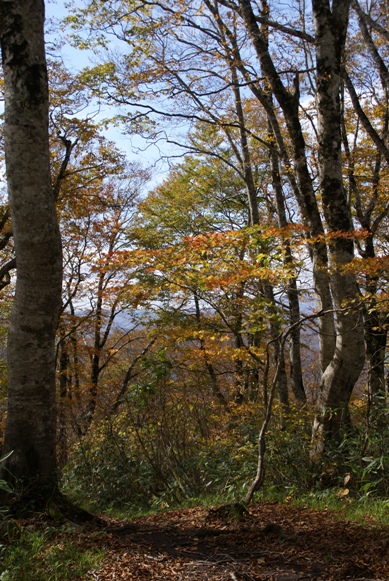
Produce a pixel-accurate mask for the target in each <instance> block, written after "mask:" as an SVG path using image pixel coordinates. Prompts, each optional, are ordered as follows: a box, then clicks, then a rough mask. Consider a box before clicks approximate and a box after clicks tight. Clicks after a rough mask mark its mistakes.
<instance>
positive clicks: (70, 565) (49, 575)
mask: <svg viewBox="0 0 389 581" xmlns="http://www.w3.org/2000/svg"><path fill="white" fill-rule="evenodd" d="M90 538H91V535H90V533H89V534H88V535H87V534H82V533H78V534H75V531H74V528H72V527H61V529H58V528H54V527H46V528H45V529H44V530H43V531H42V530H40V531H37V530H27V529H25V530H22V533H21V536H20V538H19V539H18V540H16V541H14V542H13V543H11V544H10V545H0V563H1V564H2V565H1V566H0V581H31V579H33V580H34V581H47V579H50V581H66V580H70V579H76V578H78V577H81V576H82V575H84V574H85V573H86V572H87V571H89V570H91V569H96V568H98V567H99V566H100V564H101V562H102V559H103V557H104V549H102V548H100V547H98V546H97V545H96V546H95V545H94V544H93V543H92V544H91V543H90Z"/></svg>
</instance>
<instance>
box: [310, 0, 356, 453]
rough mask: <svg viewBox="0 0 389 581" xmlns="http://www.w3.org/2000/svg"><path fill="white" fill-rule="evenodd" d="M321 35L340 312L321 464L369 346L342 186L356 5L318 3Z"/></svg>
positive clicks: (323, 155) (316, 446)
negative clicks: (344, 109) (350, 268)
mask: <svg viewBox="0 0 389 581" xmlns="http://www.w3.org/2000/svg"><path fill="white" fill-rule="evenodd" d="M312 8H313V16H314V24H315V33H316V63H317V72H316V74H317V89H316V91H317V92H316V102H317V114H318V138H319V173H320V175H319V183H320V193H321V197H322V202H323V211H324V216H325V219H326V222H327V226H328V231H329V233H330V237H331V234H333V236H332V239H330V241H329V244H328V249H329V255H330V261H331V268H332V272H333V274H332V280H331V291H332V296H333V299H334V306H335V308H336V312H337V333H336V348H335V354H334V356H333V358H332V360H331V362H330V364H329V365H328V366H327V368H326V369H325V371H324V373H323V377H322V382H321V386H320V392H319V397H318V402H317V413H316V417H315V421H314V427H313V447H312V459H314V460H315V459H319V458H321V456H322V453H323V451H324V447H325V442H326V441H328V440H330V439H334V438H335V439H336V438H338V437H339V435H340V434H341V431H342V427H343V426H344V423H345V421H347V413H348V402H349V399H350V396H351V393H352V390H353V389H354V386H355V383H356V381H357V379H358V377H359V375H360V372H361V370H362V367H363V364H364V358H365V346H364V332H363V321H362V312H361V309H360V308H358V307H357V306H356V302H357V301H358V297H359V291H358V287H357V283H356V280H355V276H354V275H353V274H351V273H347V270H345V267H346V266H347V264H349V263H350V262H351V261H352V259H353V257H354V243H353V240H352V237H351V233H352V230H353V225H352V220H351V216H350V210H349V207H348V203H347V199H346V195H345V191H344V188H343V181H342V155H341V107H340V86H341V59H342V54H343V48H344V43H345V38H346V31H347V25H348V15H349V9H350V1H348V0H334V1H333V3H332V8H330V3H329V0H312Z"/></svg>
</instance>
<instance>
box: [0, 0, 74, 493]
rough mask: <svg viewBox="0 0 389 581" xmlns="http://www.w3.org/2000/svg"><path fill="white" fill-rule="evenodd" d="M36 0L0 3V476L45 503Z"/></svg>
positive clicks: (52, 479) (42, 96)
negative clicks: (10, 285)
mask: <svg viewBox="0 0 389 581" xmlns="http://www.w3.org/2000/svg"><path fill="white" fill-rule="evenodd" d="M43 25H44V4H43V1H42V0H13V1H9V0H8V1H6V0H0V39H1V49H2V62H3V69H4V94H5V128H4V133H5V154H6V173H7V182H8V193H9V201H10V208H11V218H12V226H13V234H14V244H15V253H16V258H17V281H16V290H15V298H14V302H13V307H12V312H11V318H10V327H9V335H8V415H7V424H6V430H5V439H4V451H5V452H8V451H11V450H13V454H12V455H11V456H10V458H9V459H8V460H7V462H6V466H5V470H4V474H3V477H5V478H6V479H7V480H8V481H12V482H13V483H17V484H18V486H20V487H21V486H24V487H27V486H28V487H29V489H30V493H31V491H32V490H33V491H34V493H35V497H34V500H38V502H39V501H40V502H41V503H42V502H45V501H46V499H47V498H48V497H49V495H50V494H51V492H52V490H53V489H55V488H56V483H57V475H56V404H55V353H54V347H55V334H56V328H57V321H58V315H59V311H60V306H61V281H62V251H61V239H60V233H59V228H58V222H57V216H56V212H55V205H54V196H53V191H52V186H51V176H50V158H49V142H48V87H47V70H46V59H45V49H44V33H43Z"/></svg>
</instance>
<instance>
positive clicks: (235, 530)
mask: <svg viewBox="0 0 389 581" xmlns="http://www.w3.org/2000/svg"><path fill="white" fill-rule="evenodd" d="M94 542H98V543H99V544H103V545H105V547H106V548H107V556H106V558H105V560H104V564H103V567H102V569H100V570H99V571H90V572H89V573H88V574H87V576H85V577H84V579H83V581H91V580H95V581H108V580H118V581H119V580H124V579H126V580H136V581H148V580H166V581H170V580H177V581H178V580H180V581H194V580H198V581H259V580H267V581H303V580H310V579H321V580H338V581H341V580H346V579H354V580H359V581H362V580H363V581H366V580H369V581H370V580H373V579H374V580H380V581H381V580H382V581H388V580H389V530H383V529H379V528H376V527H374V526H373V525H368V526H366V527H361V526H357V525H354V524H350V523H348V522H337V521H336V520H335V519H334V518H333V516H331V515H330V514H327V513H318V512H310V511H307V510H303V509H297V508H293V507H289V506H280V505H278V504H269V503H264V504H257V505H255V506H253V507H250V509H249V513H248V514H245V515H243V517H242V518H241V519H240V520H236V519H234V518H232V517H231V516H229V515H228V514H218V513H217V512H212V511H211V512H209V511H207V509H203V508H196V509H188V510H182V511H171V512H165V513H160V514H156V515H152V516H149V517H142V518H138V519H135V520H133V521H131V522H129V523H123V522H116V523H112V525H109V528H108V531H107V532H106V533H104V534H102V535H99V537H98V539H96V541H94Z"/></svg>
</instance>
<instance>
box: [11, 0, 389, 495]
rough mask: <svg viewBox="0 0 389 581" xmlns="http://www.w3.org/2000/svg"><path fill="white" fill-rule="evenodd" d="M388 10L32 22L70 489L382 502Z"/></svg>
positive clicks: (59, 408) (161, 13) (298, 4)
mask: <svg viewBox="0 0 389 581" xmlns="http://www.w3.org/2000/svg"><path fill="white" fill-rule="evenodd" d="M388 19H389V4H388V2H387V0H360V1H358V0H352V1H348V0H347V1H346V0H333V1H332V2H329V1H328V0H312V2H305V1H304V0H293V1H290V2H288V3H281V2H276V1H273V0H239V1H238V0H159V1H158V2H154V1H152V0H150V1H147V2H145V1H137V0H105V1H102V0H101V1H100V0H93V1H87V0H84V1H83V2H81V1H77V2H71V3H70V5H69V8H68V15H67V16H66V18H65V19H64V20H62V21H61V22H59V21H57V22H50V23H47V24H46V26H47V31H49V30H50V35H49V34H48V35H47V37H46V58H47V70H48V89H49V104H48V107H49V108H48V138H49V151H50V168H51V169H50V172H51V174H50V175H51V187H52V192H53V198H54V199H55V207H56V212H57V216H58V221H59V227H60V231H61V237H62V253H63V283H62V298H61V306H60V309H59V310H60V314H59V317H58V325H57V330H56V335H55V399H56V412H55V413H56V419H57V422H56V427H51V428H50V430H51V432H53V430H54V432H55V433H54V434H53V433H52V436H53V438H54V439H55V444H53V446H54V445H55V448H56V452H55V454H56V460H55V463H56V471H57V474H58V475H60V481H61V486H63V488H64V489H65V490H67V491H68V492H70V493H73V494H80V490H82V491H83V493H82V494H88V491H90V490H92V489H93V490H94V491H95V493H94V496H95V498H96V502H97V505H100V506H105V507H107V506H112V505H120V504H123V503H132V504H134V505H136V504H137V503H138V504H139V505H140V506H150V505H152V506H158V507H159V506H171V505H173V504H175V503H179V502H181V501H182V500H183V499H188V498H193V497H200V496H202V495H206V494H221V495H225V496H226V497H231V498H237V497H238V498H244V499H245V500H246V502H249V501H250V500H251V499H252V496H253V494H254V493H255V491H256V490H258V489H259V488H260V487H261V486H262V485H263V484H264V483H266V482H267V484H268V486H275V487H276V488H277V487H278V488H280V489H282V490H284V491H285V490H287V491H289V490H290V489H292V488H294V487H296V489H307V488H310V487H313V486H318V487H325V486H327V485H331V486H338V487H341V486H342V482H344V478H345V475H346V474H348V475H350V474H353V476H352V478H351V480H350V481H349V480H348V482H349V484H348V488H347V490H348V492H347V494H349V493H350V494H351V493H353V494H356V495H359V496H363V495H365V494H366V493H367V492H369V493H370V492H372V491H374V493H376V494H377V495H385V494H386V493H387V491H388V486H389V481H388V479H387V475H386V474H387V469H388V461H389V458H388V455H387V441H388V438H389V431H388V426H387V392H388V383H387V334H388V314H389V305H388V300H387V296H388V287H387V284H388V271H389V263H388V254H389V247H388V241H389V239H388V234H387V231H388V211H389V197H388V183H389V182H388V180H389V176H388V164H389V146H388V124H389V117H388V116H389V113H388V111H389V102H388V99H389V96H388V94H389V93H388V90H389V70H388V56H389V55H388V46H389V44H388V41H389V33H388V24H389V22H388ZM53 27H57V28H55V31H56V32H55V34H56V36H55V37H54V36H53V32H52V30H53ZM53 38H55V42H54V41H53ZM69 46H72V47H73V48H72V51H73V53H72V54H74V51H78V52H77V54H80V55H85V57H81V56H80V60H81V61H82V63H84V59H85V65H84V64H82V65H81V66H78V67H74V68H73V70H71V69H70V68H66V66H65V64H64V63H65V62H66V59H65V58H64V57H63V54H64V53H63V51H65V50H66V49H67V48H68V47H69ZM88 59H89V60H88ZM3 60H4V58H3ZM5 70H6V69H5ZM6 80H7V77H6V75H5V84H4V86H5V89H6ZM2 86H3V85H2ZM5 89H4V92H5V93H6V90H5ZM6 107H7V101H6ZM4 131H5V135H7V118H6V119H5V122H4ZM119 132H120V134H122V135H124V136H126V137H127V138H128V139H129V140H130V139H131V142H132V143H133V147H132V150H131V151H129V148H126V150H121V149H120V147H119V142H118V141H116V142H115V139H114V138H112V136H115V135H118V133H119ZM148 148H154V150H153V151H155V150H159V151H160V156H159V159H158V160H157V161H156V160H155V159H153V163H147V152H148ZM7 159H8V158H7ZM161 172H162V173H163V177H162V178H161V177H160V174H161ZM7 178H8V174H7ZM8 183H9V180H8ZM4 184H5V182H4ZM5 189H6V187H5V185H4V188H3V196H2V201H1V208H0V210H1V215H0V228H1V240H0V253H1V263H0V287H1V296H0V309H1V328H0V340H1V343H2V349H1V353H2V360H1V366H0V374H1V375H0V381H1V385H0V390H1V392H0V395H1V402H0V405H1V409H0V411H1V417H2V423H1V428H2V430H1V431H2V432H3V431H4V427H5V418H6V415H7V414H6V402H7V391H8V389H7V377H8V378H9V374H10V367H8V372H7V370H6V367H7V366H6V362H5V361H6V352H7V346H6V335H7V327H8V325H9V313H10V309H11V304H12V302H13V297H14V292H15V281H16V279H17V277H18V276H21V275H20V271H19V265H20V264H21V263H20V262H19V259H18V255H17V251H16V254H15V237H14V224H13V222H14V218H13V217H12V218H11V214H10V209H9V204H8V199H7V196H6V193H5ZM10 365H11V364H10ZM8 399H9V401H10V400H12V396H11V391H10V392H9V398H8ZM9 409H11V408H9ZM53 409H54V408H53ZM8 422H12V418H11V416H10V412H8ZM8 425H10V424H8ZM6 440H7V436H5V441H6ZM5 449H6V451H7V450H8V449H9V446H7V445H6V446H5ZM15 457H16V456H15ZM11 458H12V456H11ZM8 462H11V460H9V461H8ZM15 462H16V461H15ZM265 464H266V465H268V468H267V472H266V479H265V472H264V465H265ZM11 466H12V462H11ZM10 469H11V468H10ZM21 477H22V475H21ZM34 477H36V475H34ZM350 490H351V492H350Z"/></svg>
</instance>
